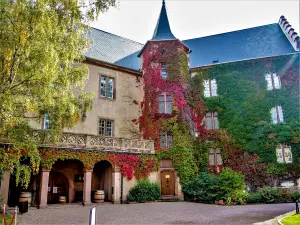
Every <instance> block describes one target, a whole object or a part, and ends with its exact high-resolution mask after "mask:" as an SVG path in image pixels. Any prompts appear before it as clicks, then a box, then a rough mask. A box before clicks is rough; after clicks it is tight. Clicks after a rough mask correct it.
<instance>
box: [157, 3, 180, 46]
mask: <svg viewBox="0 0 300 225" xmlns="http://www.w3.org/2000/svg"><path fill="white" fill-rule="evenodd" d="M175 39H176V38H175V36H174V35H173V33H172V31H171V28H170V24H169V19H168V15H167V10H166V4H165V1H163V2H162V7H161V11H160V14H159V17H158V20H157V23H156V27H155V30H154V33H153V37H152V39H151V40H152V41H161V40H175Z"/></svg>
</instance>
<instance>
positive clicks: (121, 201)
mask: <svg viewBox="0 0 300 225" xmlns="http://www.w3.org/2000/svg"><path fill="white" fill-rule="evenodd" d="M120 198H121V199H120V203H121V204H123V174H122V172H121V197H120Z"/></svg>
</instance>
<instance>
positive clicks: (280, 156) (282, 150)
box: [276, 145, 293, 163]
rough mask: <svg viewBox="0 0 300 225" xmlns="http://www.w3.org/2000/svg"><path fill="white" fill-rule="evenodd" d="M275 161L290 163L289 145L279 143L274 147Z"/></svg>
mask: <svg viewBox="0 0 300 225" xmlns="http://www.w3.org/2000/svg"><path fill="white" fill-rule="evenodd" d="M276 155H277V162H279V163H292V162H293V157H292V150H291V147H290V146H287V145H279V146H278V147H277V148H276Z"/></svg>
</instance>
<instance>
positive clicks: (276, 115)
mask: <svg viewBox="0 0 300 225" xmlns="http://www.w3.org/2000/svg"><path fill="white" fill-rule="evenodd" d="M271 116H272V123H273V124H279V123H283V122H284V120H283V113H282V107H281V106H280V105H276V106H275V107H273V108H272V109H271Z"/></svg>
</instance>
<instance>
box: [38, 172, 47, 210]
mask: <svg viewBox="0 0 300 225" xmlns="http://www.w3.org/2000/svg"><path fill="white" fill-rule="evenodd" d="M49 174H50V170H49V169H46V168H43V169H42V172H41V178H40V203H39V208H40V209H42V208H46V207H47V198H48V184H49Z"/></svg>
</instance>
